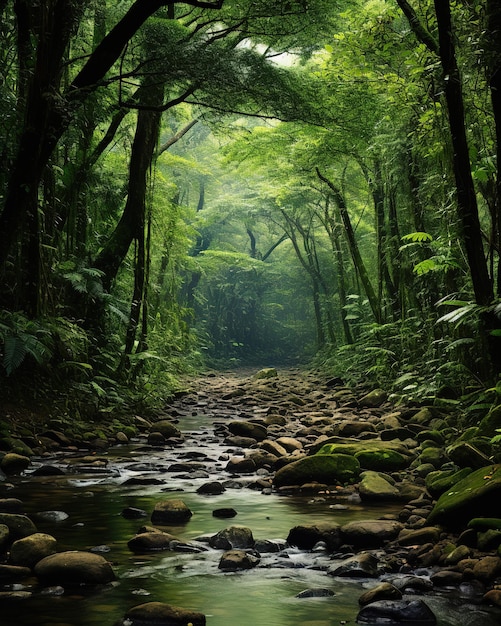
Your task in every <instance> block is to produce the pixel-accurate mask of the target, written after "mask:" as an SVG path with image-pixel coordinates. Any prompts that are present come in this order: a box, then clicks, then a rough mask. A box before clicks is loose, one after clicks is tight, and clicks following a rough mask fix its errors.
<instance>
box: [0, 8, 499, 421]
mask: <svg viewBox="0 0 501 626" xmlns="http://www.w3.org/2000/svg"><path fill="white" fill-rule="evenodd" d="M0 14H1V22H0V24H1V25H0V33H1V41H2V45H1V47H0V54H1V56H2V63H1V66H0V73H1V83H0V112H1V116H0V146H1V155H2V164H3V166H2V168H1V171H0V190H1V191H0V275H1V280H0V358H1V363H2V367H1V372H0V381H1V386H2V390H3V392H2V395H3V397H4V399H10V400H16V399H18V398H19V397H21V396H22V397H24V398H25V399H26V398H28V397H29V398H31V399H32V400H34V401H36V402H38V401H41V402H50V401H52V400H53V399H54V397H56V398H57V397H63V398H64V402H63V404H64V406H65V407H66V409H67V410H68V411H70V412H71V410H72V409H74V408H75V407H78V410H79V411H81V412H88V413H89V414H99V413H102V412H110V411H114V410H124V411H130V410H132V409H133V408H134V407H137V406H139V405H142V406H155V404H157V403H159V402H162V400H163V398H165V397H166V396H168V395H169V393H172V391H173V390H175V389H176V386H177V384H178V382H177V381H178V380H179V378H180V377H181V376H182V375H183V374H186V373H188V372H193V371H196V370H197V369H200V368H203V367H207V366H211V367H230V366H233V367H237V366H241V365H248V364H253V365H257V364H270V365H280V364H287V365H290V364H307V363H308V364H310V366H314V367H317V368H320V369H322V371H324V372H329V373H331V374H332V375H337V376H341V377H342V378H343V379H344V380H346V381H347V382H364V381H371V383H372V384H373V385H379V386H382V387H383V388H385V389H387V390H388V391H389V392H390V393H392V394H394V395H393V397H394V398H397V399H398V398H399V397H400V398H402V399H405V400H409V399H411V400H415V401H420V402H429V401H434V402H435V401H436V398H437V397H438V398H439V399H440V402H442V403H445V404H447V403H449V404H454V403H457V404H458V405H459V404H460V403H463V404H462V406H463V405H464V403H465V402H466V404H467V405H468V406H469V407H470V408H471V411H472V412H473V413H474V412H475V411H478V410H479V407H483V408H484V409H485V407H486V406H490V405H492V404H497V403H498V400H499V394H500V393H501V384H499V382H498V381H499V373H500V370H501V346H500V337H501V300H500V296H501V272H500V270H499V264H500V258H501V257H500V248H501V226H500V225H501V206H500V198H501V187H500V180H501V178H500V175H499V163H500V161H501V159H500V158H499V155H500V146H501V91H500V88H501V7H500V6H499V2H498V1H497V0H485V1H479V0H469V1H465V2H449V1H448V0H447V1H444V0H435V2H433V1H430V0H411V1H410V2H408V1H407V0H368V1H366V0H339V1H337V2H332V1H331V0H310V1H309V2H305V1H304V0H287V1H285V0H284V1H282V0H279V1H273V2H271V1H270V0H258V1H257V2H255V1H253V2H250V1H248V0H239V1H237V0H213V1H211V0H207V1H197V0H184V1H175V0H164V1H162V0H155V1H149V2H145V1H144V0H135V1H133V0H128V1H126V2H120V3H118V4H117V3H116V2H109V1H105V2H95V1H94V0H86V1H84V2H76V1H75V0H60V1H59V2H52V1H50V0H47V1H43V2H39V3H32V2H30V1H28V0H17V1H15V2H13V1H10V0H1V1H0Z"/></svg>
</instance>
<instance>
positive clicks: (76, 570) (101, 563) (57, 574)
mask: <svg viewBox="0 0 501 626" xmlns="http://www.w3.org/2000/svg"><path fill="white" fill-rule="evenodd" d="M34 571H35V575H36V576H37V577H38V579H39V580H40V582H41V583H42V584H44V585H58V584H60V585H63V586H65V587H66V586H68V585H81V584H86V585H100V584H106V583H109V582H112V581H114V580H115V579H116V576H115V573H114V572H113V569H112V567H111V564H110V563H108V561H106V559H105V558H103V557H102V556H100V555H99V554H93V553H91V552H81V551H78V550H75V551H69V552H58V553H56V554H51V555H50V556H46V557H45V558H43V559H42V560H41V561H39V562H38V563H37V564H36V565H35V570H34Z"/></svg>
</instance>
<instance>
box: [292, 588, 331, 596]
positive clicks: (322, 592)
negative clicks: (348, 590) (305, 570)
mask: <svg viewBox="0 0 501 626" xmlns="http://www.w3.org/2000/svg"><path fill="white" fill-rule="evenodd" d="M333 595H334V592H333V591H332V589H326V588H325V587H320V588H318V589H305V590H304V591H300V592H299V593H297V594H296V598H330V597H332V596H333Z"/></svg>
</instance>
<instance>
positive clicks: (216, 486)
mask: <svg viewBox="0 0 501 626" xmlns="http://www.w3.org/2000/svg"><path fill="white" fill-rule="evenodd" d="M224 491H225V488H224V487H223V485H222V484H221V483H220V482H219V481H218V480H214V481H212V482H210V483H204V484H203V485H200V487H199V488H198V489H197V493H199V494H202V495H208V496H217V495H220V494H221V493H223V492H224Z"/></svg>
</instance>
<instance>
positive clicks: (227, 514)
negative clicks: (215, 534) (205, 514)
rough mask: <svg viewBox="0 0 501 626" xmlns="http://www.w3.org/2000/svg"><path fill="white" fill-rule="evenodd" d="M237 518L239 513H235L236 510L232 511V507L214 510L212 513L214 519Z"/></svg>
mask: <svg viewBox="0 0 501 626" xmlns="http://www.w3.org/2000/svg"><path fill="white" fill-rule="evenodd" d="M236 516H237V512H236V511H235V509H232V508H231V507H223V508H221V509H214V511H212V517H219V518H223V519H225V518H231V517H236Z"/></svg>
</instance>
